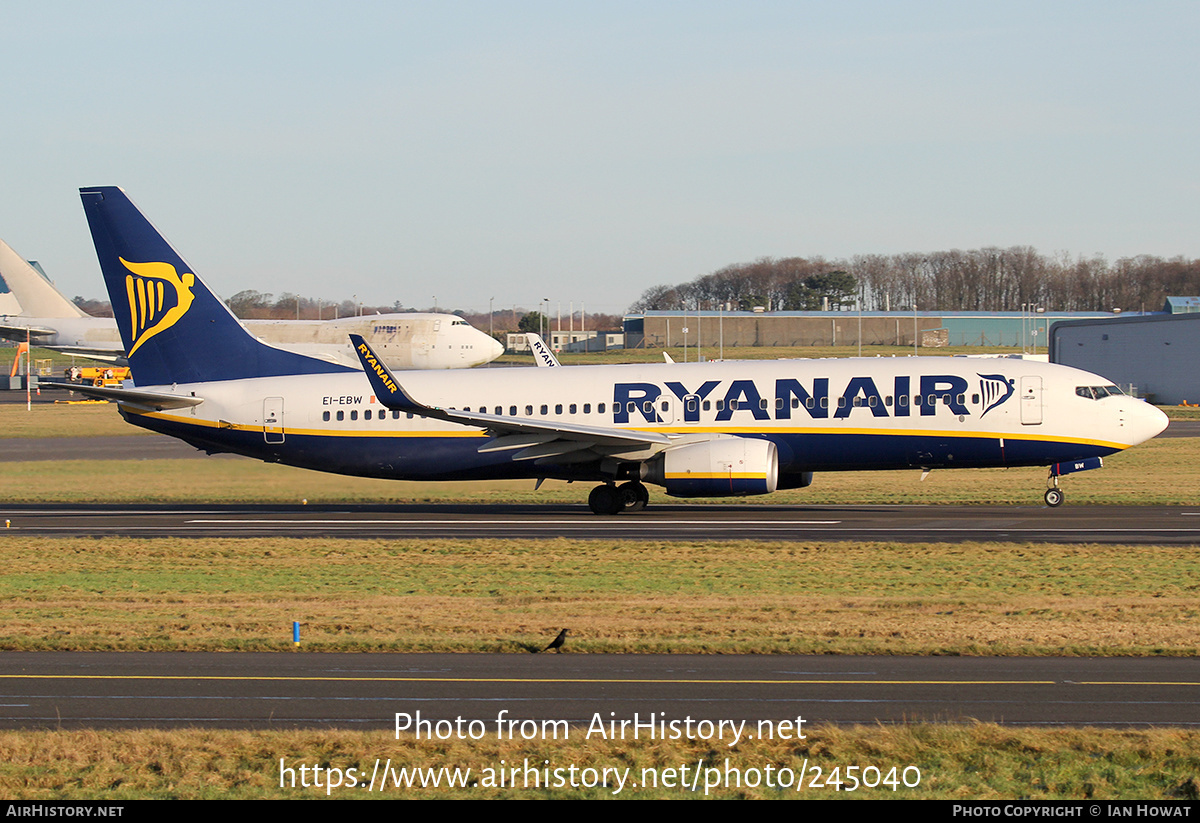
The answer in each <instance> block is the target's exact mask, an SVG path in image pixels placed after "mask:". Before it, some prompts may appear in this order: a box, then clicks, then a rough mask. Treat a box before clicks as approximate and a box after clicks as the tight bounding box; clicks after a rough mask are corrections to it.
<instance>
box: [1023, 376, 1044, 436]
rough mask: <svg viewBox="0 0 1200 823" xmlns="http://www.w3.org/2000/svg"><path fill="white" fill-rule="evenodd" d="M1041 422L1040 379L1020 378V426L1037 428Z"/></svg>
mask: <svg viewBox="0 0 1200 823" xmlns="http://www.w3.org/2000/svg"><path fill="white" fill-rule="evenodd" d="M1041 422H1042V378H1040V377H1035V376H1032V375H1030V376H1026V377H1022V378H1021V424H1022V425H1025V426H1038V425H1041Z"/></svg>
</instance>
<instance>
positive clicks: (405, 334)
mask: <svg viewBox="0 0 1200 823" xmlns="http://www.w3.org/2000/svg"><path fill="white" fill-rule="evenodd" d="M0 281H2V284H3V285H7V286H8V288H9V289H10V290H11V292H12V296H13V297H15V298H16V301H17V303H19V304H20V312H19V313H17V314H0V337H4V338H7V339H9V340H15V341H17V342H21V343H24V342H25V341H26V340H29V341H30V342H32V343H33V344H34V345H35V346H42V347H43V348H48V349H54V350H56V351H61V352H63V353H65V354H74V355H78V356H80V357H90V358H93V359H96V360H103V361H107V362H117V363H123V362H124V361H125V349H124V348H122V344H121V335H120V333H119V332H118V331H117V324H116V322H115V321H114V320H113V319H112V318H111V317H92V316H91V315H89V314H87V313H86V312H84V311H82V310H81V309H80V308H79V307H78V306H76V305H75V304H74V303H73V302H71V301H70V300H68V299H67V298H66V296H65V295H64V294H63V293H62V292H60V291H59V290H58V289H57V288H56V287H55V286H54V284H53V283H51V282H50V281H49V280H48V279H47V278H46V277H45V275H43V274H42V273H41V272H40V271H38V270H37V269H35V268H34V267H33V266H32V265H30V264H29V263H28V262H27V261H26V260H25V258H23V257H21V256H20V255H19V254H17V253H16V252H15V251H13V249H12V247H11V246H9V245H8V244H7V243H5V242H4V241H3V240H0ZM241 322H242V324H243V325H245V326H246V328H247V329H249V330H250V333H251V334H253V335H254V336H255V337H257V338H258V339H259V340H261V341H263V342H264V343H267V344H269V345H272V346H278V347H280V348H283V349H288V350H289V351H295V352H300V353H301V354H307V355H309V356H311V357H316V358H318V359H321V360H328V361H330V362H332V363H341V364H342V365H343V366H354V367H355V368H357V367H358V358H356V357H355V356H354V352H353V351H352V350H351V349H350V345H349V343H348V342H347V340H348V339H349V335H351V334H360V335H362V336H364V337H366V338H367V339H368V340H370V341H371V342H372V344H373V345H374V346H375V347H376V348H377V349H378V351H379V353H380V354H381V355H382V356H383V357H384V359H385V360H386V361H387V363H388V365H390V366H391V367H392V368H394V369H467V368H471V367H472V366H479V365H482V364H484V363H490V362H491V361H493V360H495V359H496V358H497V357H499V356H500V355H502V354H504V347H503V346H501V345H500V344H499V343H497V342H496V341H495V340H493V339H492V338H491V337H490V336H489V335H487V334H485V333H483V332H481V331H479V330H478V329H476V328H475V327H474V326H472V325H471V324H470V323H468V322H467V321H466V320H463V319H462V318H461V317H458V316H457V315H453V314H433V313H430V312H395V313H389V314H374V315H362V316H360V317H341V318H337V319H333V320H243V321H241Z"/></svg>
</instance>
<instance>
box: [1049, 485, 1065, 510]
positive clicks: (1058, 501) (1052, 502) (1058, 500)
mask: <svg viewBox="0 0 1200 823" xmlns="http://www.w3.org/2000/svg"><path fill="white" fill-rule="evenodd" d="M1045 497H1046V505H1047V506H1049V507H1050V508H1052V509H1053V508H1055V507H1056V506H1061V505H1062V503H1063V493H1062V492H1061V491H1059V490H1058V489H1046V495H1045Z"/></svg>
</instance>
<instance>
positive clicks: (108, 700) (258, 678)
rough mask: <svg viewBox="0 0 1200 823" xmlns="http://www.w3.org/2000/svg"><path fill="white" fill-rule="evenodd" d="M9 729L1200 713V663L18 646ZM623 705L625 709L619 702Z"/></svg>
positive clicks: (5, 693)
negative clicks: (23, 649)
mask: <svg viewBox="0 0 1200 823" xmlns="http://www.w3.org/2000/svg"><path fill="white" fill-rule="evenodd" d="M0 672H2V673H0V727H2V728H79V727H93V728H102V727H125V728H129V727H160V728H162V727H184V726H189V727H191V726H194V727H214V728H259V729H262V728H297V727H348V728H355V729H379V730H382V731H391V730H393V729H394V727H395V715H396V713H397V712H400V713H404V714H409V715H412V716H415V713H416V712H418V711H419V712H420V713H421V717H422V718H424V719H428V720H433V721H436V720H450V721H453V720H455V719H456V718H460V717H461V718H463V720H464V721H469V720H479V721H482V722H483V723H485V724H490V725H489V726H488V730H489V731H494V729H495V721H496V719H497V717H498V716H499V715H500V713H501V712H507V714H506V715H505V717H506V718H508V719H511V720H518V721H520V720H565V721H567V722H569V723H572V724H584V725H587V724H588V723H590V722H591V721H592V720H593V719H594V718H595V717H596V716H597V715H599V717H600V718H601V719H602V720H604V721H607V720H610V719H618V720H620V719H632V718H633V717H634V715H635V714H637V715H638V716H639V718H641V719H642V720H643V721H645V720H646V719H647V718H648V717H649V715H650V714H651V713H654V714H656V716H657V717H658V718H659V719H666V720H679V721H683V720H684V719H685V718H687V717H689V716H690V717H692V718H693V719H694V720H700V719H708V720H714V721H716V720H722V719H726V720H734V721H738V720H747V721H758V720H775V721H781V720H792V721H795V720H796V719H797V718H800V717H802V718H803V719H804V721H805V723H807V724H809V727H811V726H813V725H816V724H821V723H837V724H851V723H877V722H882V723H902V722H909V721H933V722H960V721H964V720H982V721H991V722H996V723H1004V724H1009V725H1049V726H1054V725H1082V724H1086V725H1099V726H1111V727H1128V726H1141V725H1171V726H1196V725H1200V661H1198V660H1190V659H1163V658H1151V659H1146V658H1140V659H1139V658H1116V659H1094V658H1054V659H1050V658H961V657H959V658H951V657H942V658H939V657H926V658H913V657H857V656H856V657H830V656H822V657H796V656H783V655H781V656H759V655H746V656H731V655H571V654H561V655H556V654H539V655H491V654H472V655H467V654H462V655H455V654H424V655H406V654H306V653H290V654H289V653H286V652H284V653H261V654H233V653H229V654H221V653H216V654H207V653H205V654H189V653H178V652H175V653H163V654H153V653H82V652H74V653H63V654H57V653H45V652H43V653H17V652H6V653H3V654H2V655H0ZM610 713H611V714H610Z"/></svg>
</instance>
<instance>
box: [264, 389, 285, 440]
mask: <svg viewBox="0 0 1200 823" xmlns="http://www.w3.org/2000/svg"><path fill="white" fill-rule="evenodd" d="M263 440H265V441H267V442H268V443H282V442H283V398H282V397H268V398H267V399H265V400H263Z"/></svg>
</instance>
